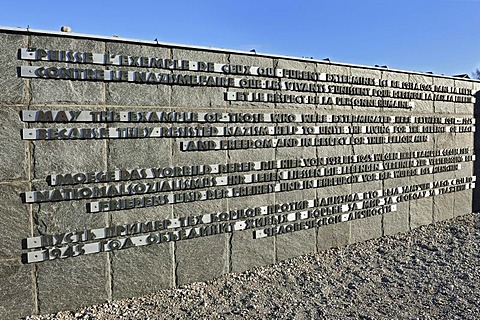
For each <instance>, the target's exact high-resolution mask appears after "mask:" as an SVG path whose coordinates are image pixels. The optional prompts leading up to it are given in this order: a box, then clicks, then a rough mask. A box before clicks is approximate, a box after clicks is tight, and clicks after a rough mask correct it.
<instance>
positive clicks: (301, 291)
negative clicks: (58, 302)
mask: <svg viewBox="0 0 480 320" xmlns="http://www.w3.org/2000/svg"><path fill="white" fill-rule="evenodd" d="M479 243H480V215H479V214H470V215H467V216H463V217H459V218H456V219H453V220H449V221H444V222H440V223H436V224H433V225H429V226H424V227H420V228H418V229H415V230H413V231H412V232H410V233H406V234H399V235H396V236H389V237H384V238H382V239H375V240H371V241H367V242H364V243H359V244H354V245H350V246H347V247H344V248H340V249H331V250H328V251H325V252H322V253H319V254H311V255H306V256H302V257H299V258H295V259H290V260H287V261H283V262H280V263H278V264H276V265H273V266H267V267H261V268H255V269H253V270H250V271H247V272H244V273H241V274H229V275H226V276H223V277H221V278H218V279H216V280H213V281H210V282H207V283H194V284H190V285H186V286H182V287H180V288H177V289H170V290H163V291H160V292H157V293H154V294H150V295H147V296H144V297H139V298H134V299H127V300H122V301H112V302H109V303H105V304H102V305H96V306H91V307H87V308H84V309H81V310H76V311H68V312H59V313H57V314H52V315H44V316H31V317H27V318H25V319H28V320H33V319H419V320H420V319H480V310H479V309H480V307H479V303H480V249H479V246H478V244H479Z"/></svg>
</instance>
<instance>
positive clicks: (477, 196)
mask: <svg viewBox="0 0 480 320" xmlns="http://www.w3.org/2000/svg"><path fill="white" fill-rule="evenodd" d="M473 114H474V117H475V133H474V135H473V149H474V154H475V155H476V156H477V157H478V156H479V155H480V91H478V92H476V93H475V105H474V109H473ZM473 174H474V175H475V176H477V177H478V176H480V160H478V159H475V161H474V162H473ZM472 212H480V187H477V188H475V189H473V199H472Z"/></svg>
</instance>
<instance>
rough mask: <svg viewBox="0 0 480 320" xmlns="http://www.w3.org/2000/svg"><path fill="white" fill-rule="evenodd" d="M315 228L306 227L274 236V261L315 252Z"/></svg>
mask: <svg viewBox="0 0 480 320" xmlns="http://www.w3.org/2000/svg"><path fill="white" fill-rule="evenodd" d="M316 233H317V232H316V230H315V229H308V230H302V231H296V232H292V233H287V234H281V235H277V236H276V240H275V245H276V247H277V258H276V261H282V260H286V259H290V258H294V257H298V256H301V255H304V254H308V253H313V252H316V247H317V244H316V242H317V241H316V238H317V237H316Z"/></svg>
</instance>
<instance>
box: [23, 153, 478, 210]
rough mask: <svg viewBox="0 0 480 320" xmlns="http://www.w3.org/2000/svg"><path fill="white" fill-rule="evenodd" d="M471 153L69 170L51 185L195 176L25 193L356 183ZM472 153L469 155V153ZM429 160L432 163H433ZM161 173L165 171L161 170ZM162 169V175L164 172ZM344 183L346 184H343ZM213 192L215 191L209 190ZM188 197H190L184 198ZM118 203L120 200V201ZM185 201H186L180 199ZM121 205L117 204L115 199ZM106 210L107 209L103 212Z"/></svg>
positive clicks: (57, 196) (113, 193) (94, 194)
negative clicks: (334, 162) (335, 162)
mask: <svg viewBox="0 0 480 320" xmlns="http://www.w3.org/2000/svg"><path fill="white" fill-rule="evenodd" d="M468 153H470V149H469V148H464V149H445V150H439V151H437V152H428V151H426V152H421V151H419V152H412V153H408V154H403V155H401V154H400V153H392V154H374V155H356V156H352V159H350V161H361V162H366V163H367V164H361V165H349V166H338V167H326V168H325V167H322V168H316V169H307V170H304V169H302V170H292V169H294V168H296V167H309V166H314V167H318V166H319V165H320V163H326V162H327V161H328V160H326V159H325V158H324V159H317V158H313V159H290V160H273V161H258V162H249V163H237V164H225V165H201V166H196V167H191V168H190V167H184V168H180V167H179V168H164V169H160V170H161V171H159V169H158V168H150V169H134V170H130V171H128V170H118V171H112V172H107V173H102V172H97V173H76V174H65V175H52V176H49V177H47V180H49V181H50V183H51V185H71V184H79V183H91V182H94V183H97V182H106V181H109V182H111V181H128V180H137V179H155V178H158V177H159V176H163V177H164V176H165V173H167V175H168V176H170V177H171V176H172V175H173V174H174V173H176V174H182V172H183V173H186V174H193V175H195V178H193V179H191V178H187V179H173V180H163V181H160V180H159V181H154V182H139V183H130V184H117V185H108V186H102V187H80V188H71V187H70V188H58V189H53V190H44V191H31V192H26V193H25V194H24V198H25V201H26V202H28V203H31V202H50V201H68V200H81V199H89V198H102V197H119V196H126V195H138V194H149V193H161V192H171V191H179V190H192V189H198V188H200V189H201V188H206V187H209V188H212V187H217V186H232V185H241V184H250V183H267V182H279V181H282V180H283V181H285V180H287V181H288V180H298V179H307V178H321V177H329V176H337V175H344V176H342V177H340V178H345V179H346V182H345V183H347V182H348V181H351V182H352V183H356V182H363V181H374V180H381V179H394V178H400V177H405V176H413V175H424V174H432V173H439V172H447V171H455V170H459V169H460V168H461V165H460V164H459V163H460V162H467V161H473V159H475V157H474V156H473V155H468ZM413 154H419V155H420V154H423V155H433V154H438V155H442V154H443V155H449V156H447V157H439V158H432V159H415V160H412V159H408V158H407V160H405V159H406V157H407V156H408V155H413ZM465 154H467V155H465ZM385 158H392V159H400V158H401V159H404V160H403V161H393V162H388V161H387V162H384V163H374V162H372V161H378V160H382V159H385ZM428 164H430V165H433V166H430V167H426V168H425V167H423V166H427V165H428ZM286 167H287V168H289V170H286V171H278V172H266V173H252V174H234V175H227V176H220V177H202V176H203V175H205V174H209V175H210V174H217V173H219V172H220V171H222V172H225V171H227V172H228V171H230V170H231V171H234V172H239V171H250V170H259V171H263V170H272V169H278V168H286ZM412 167H418V168H416V169H409V168H412ZM391 169H393V170H392V171H383V172H380V173H374V174H368V172H372V171H379V170H391ZM160 172H161V173H160ZM162 173H163V174H162ZM354 173H364V174H362V175H358V176H353V175H352V176H345V174H354ZM328 181H330V180H328V179H314V180H306V181H302V182H297V183H295V184H294V185H292V184H289V183H285V182H279V183H277V184H274V185H271V186H270V187H268V188H267V186H269V185H267V186H265V185H264V186H261V188H260V186H256V187H251V188H249V189H252V190H250V192H254V190H255V192H261V193H264V192H271V191H288V190H290V189H292V188H294V189H295V190H301V189H304V188H314V187H322V186H324V184H327V183H328ZM342 184H343V183H342ZM209 192H211V190H210V191H209ZM243 192H248V191H247V190H246V189H245V190H242V189H240V188H238V190H237V189H236V188H232V189H224V190H222V191H221V195H216V196H217V197H218V196H221V197H235V196H238V194H239V193H240V194H241V193H243ZM203 193H204V194H202V192H200V193H199V195H198V199H197V200H202V199H203V200H207V199H208V198H209V197H207V193H208V192H203ZM161 199H162V201H160V202H158V201H157V202H158V204H157V205H162V204H168V203H175V202H179V200H181V199H182V198H181V197H179V195H178V194H173V193H170V194H169V195H165V196H163V197H162V198H161ZM184 200H185V199H184ZM127 201H128V200H127ZM115 202H116V201H115ZM151 202H152V203H151V204H150V205H154V202H155V201H151ZM180 202H181V201H180ZM116 203H118V202H116ZM99 207H103V206H99V205H98V203H96V204H94V205H93V206H92V204H91V205H90V210H98V208H99ZM102 211H103V210H102Z"/></svg>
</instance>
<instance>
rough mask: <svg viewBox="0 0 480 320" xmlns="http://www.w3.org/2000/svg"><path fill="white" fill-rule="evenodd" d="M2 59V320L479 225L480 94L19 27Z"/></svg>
mask: <svg viewBox="0 0 480 320" xmlns="http://www.w3.org/2000/svg"><path fill="white" fill-rule="evenodd" d="M0 41H1V43H2V46H1V47H0V62H1V64H0V103H1V108H0V114H1V129H2V134H1V135H0V140H1V142H0V143H1V144H0V145H1V148H2V152H1V155H0V157H1V161H0V194H1V199H2V203H3V204H2V207H1V209H0V217H1V221H2V223H1V224H0V234H1V242H0V279H1V282H0V283H1V288H0V289H1V290H0V318H5V317H12V316H25V315H30V314H38V313H51V312H56V311H59V310H65V309H71V308H77V307H80V306H85V305H90V304H97V303H102V302H104V301H106V300H112V299H121V298H126V297H133V296H138V295H141V294H146V293H149V292H153V291H156V290H160V289H164V288H170V287H175V286H179V285H182V284H186V283H191V282H195V281H206V280H210V279H213V278H215V277H218V276H221V275H223V274H226V273H229V272H242V271H245V270H247V269H250V268H253V267H255V266H261V265H267V264H273V263H275V262H277V261H281V260H284V259H288V258H292V257H295V256H299V255H302V254H307V253H312V252H319V251H322V250H325V249H328V248H331V247H338V246H345V245H348V244H351V243H355V242H359V241H365V240H368V239H373V238H378V237H382V236H387V235H392V234H396V233H399V232H407V231H409V230H411V229H414V228H417V227H419V226H421V225H426V224H430V223H433V222H436V221H441V220H445V219H450V218H453V217H456V216H459V215H464V214H468V213H470V212H472V204H473V188H474V187H475V180H476V179H475V172H474V161H475V155H474V149H475V146H474V132H475V117H474V106H475V103H476V99H475V95H476V94H477V92H478V91H479V90H480V82H478V81H475V80H469V79H463V78H455V77H448V76H440V75H433V74H429V73H420V72H406V71H398V70H390V69H388V68H385V67H384V68H382V67H366V66H357V65H348V64H342V63H333V62H330V61H321V60H313V59H300V58H292V57H283V56H273V55H264V54H256V53H252V52H238V51H231V50H223V49H213V48H199V47H192V46H182V45H173V44H163V43H158V42H152V41H140V40H128V39H120V38H113V37H112V38H110V37H99V36H90V35H79V34H68V33H57V32H43V31H32V30H24V29H10V28H2V29H0ZM414 58H415V57H414V56H413V55H412V59H414Z"/></svg>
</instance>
